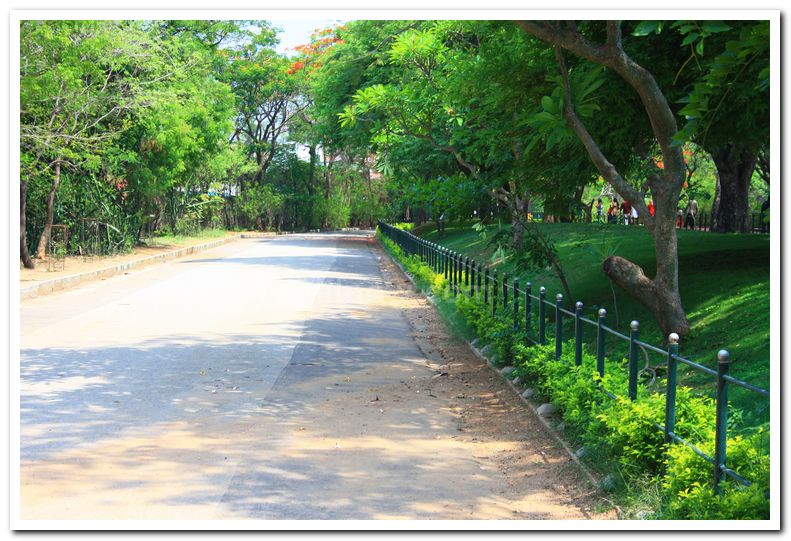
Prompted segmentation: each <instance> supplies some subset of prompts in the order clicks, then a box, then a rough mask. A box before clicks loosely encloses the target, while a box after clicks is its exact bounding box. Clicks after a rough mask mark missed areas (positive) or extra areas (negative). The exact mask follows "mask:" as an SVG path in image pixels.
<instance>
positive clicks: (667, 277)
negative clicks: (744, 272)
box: [602, 192, 689, 336]
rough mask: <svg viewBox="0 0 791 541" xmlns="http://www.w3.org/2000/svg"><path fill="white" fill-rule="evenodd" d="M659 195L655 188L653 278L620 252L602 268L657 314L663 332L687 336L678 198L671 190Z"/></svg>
mask: <svg viewBox="0 0 791 541" xmlns="http://www.w3.org/2000/svg"><path fill="white" fill-rule="evenodd" d="M657 195H658V194H657V193H656V192H655V193H654V196H655V197H654V203H655V214H656V216H657V217H658V218H659V219H656V220H653V223H651V225H649V226H648V229H649V232H650V233H651V237H652V240H653V243H654V254H655V256H656V275H654V278H653V279H651V278H648V277H647V276H646V275H645V273H644V272H643V269H642V268H641V267H640V266H638V265H636V264H634V263H632V262H631V261H628V260H626V259H624V258H622V257H620V256H611V257H608V258H607V259H606V260H605V261H604V263H603V265H602V268H603V270H604V273H605V274H606V275H607V276H608V277H609V278H610V279H611V280H612V281H613V282H615V283H616V284H617V285H618V286H619V287H621V288H622V289H623V290H624V291H626V292H627V293H628V294H629V295H630V296H632V297H633V298H635V299H637V301H639V302H640V304H642V305H643V306H645V307H646V308H647V309H648V310H649V311H650V312H651V313H652V314H654V316H655V317H656V319H657V322H658V323H659V327H660V328H661V329H662V333H663V335H664V336H668V335H669V334H670V333H673V332H674V333H678V334H679V335H681V336H684V335H686V334H687V333H688V332H689V321H688V320H687V318H686V314H685V312H684V307H683V305H682V304H681V294H680V293H679V287H678V244H677V239H676V227H675V222H674V219H673V216H674V215H675V209H676V205H677V201H676V202H673V197H672V195H670V194H663V195H662V196H660V197H657ZM668 195H670V197H668Z"/></svg>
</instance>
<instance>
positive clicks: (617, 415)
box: [380, 235, 769, 519]
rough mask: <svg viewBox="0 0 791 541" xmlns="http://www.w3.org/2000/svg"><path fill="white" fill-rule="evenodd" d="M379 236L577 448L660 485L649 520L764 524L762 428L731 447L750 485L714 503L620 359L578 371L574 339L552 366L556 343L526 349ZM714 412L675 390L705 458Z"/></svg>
mask: <svg viewBox="0 0 791 541" xmlns="http://www.w3.org/2000/svg"><path fill="white" fill-rule="evenodd" d="M380 238H381V240H382V243H383V244H384V245H385V247H386V248H387V249H388V250H389V251H390V253H391V254H393V256H394V257H395V258H396V259H398V260H399V261H401V262H402V264H403V265H404V266H405V268H406V269H407V271H408V272H410V274H412V275H413V276H414V277H415V279H416V282H418V284H419V285H421V287H423V288H424V289H425V290H428V291H431V292H432V293H433V294H434V295H437V296H440V297H441V298H443V299H447V300H449V301H452V302H453V305H454V306H455V308H456V309H457V310H458V313H459V314H460V315H461V316H462V317H463V319H464V320H465V322H466V324H467V325H468V326H469V328H470V329H472V330H473V331H474V333H475V334H476V335H477V337H478V338H479V340H481V341H482V342H483V343H485V344H488V345H490V346H491V347H492V349H493V350H494V352H495V353H496V354H497V356H498V357H499V359H500V364H513V365H514V367H515V369H514V373H513V374H514V376H519V377H520V378H522V380H523V381H525V382H529V383H530V384H531V385H532V386H534V388H535V389H536V390H537V392H538V393H539V394H540V395H542V396H543V397H545V398H547V399H548V400H549V401H551V402H552V403H553V404H554V405H555V407H557V408H558V410H559V411H560V413H561V415H562V417H563V420H564V422H565V423H567V424H568V425H569V426H571V427H573V428H574V431H575V433H576V434H577V435H578V437H579V438H580V439H581V440H582V442H583V444H584V445H586V446H589V447H591V448H593V449H595V450H597V453H596V454H597V455H598V456H607V457H609V458H610V459H611V460H612V461H613V462H614V463H615V464H617V466H618V470H619V472H620V474H621V476H622V477H623V479H624V480H625V481H626V482H627V483H629V482H630V480H635V481H638V480H639V481H640V482H641V483H644V481H645V479H653V480H654V481H653V482H654V486H658V488H657V489H655V488H651V491H652V492H653V493H656V492H660V493H661V495H662V499H663V501H664V505H663V507H662V508H661V509H657V510H655V514H654V515H653V516H654V517H655V518H667V519H671V518H680V519H766V518H768V516H769V478H768V477H769V454H768V427H762V428H760V429H759V430H758V431H757V432H756V433H755V434H752V435H750V436H748V437H745V436H735V437H732V438H730V439H729V440H728V446H727V449H728V459H727V463H728V465H729V467H730V468H732V469H733V470H734V471H737V472H738V473H739V474H740V475H742V476H744V477H745V478H747V479H750V480H752V481H753V484H752V486H749V487H744V486H741V485H740V484H738V483H736V482H734V481H731V480H724V481H723V482H722V486H723V491H724V495H722V496H716V495H715V494H714V491H713V487H712V477H713V473H712V472H713V466H711V465H710V464H709V463H708V462H707V461H705V460H703V459H701V458H700V457H699V456H697V455H696V454H695V453H694V452H693V451H692V450H691V449H689V448H688V447H687V446H685V445H682V444H676V443H672V444H670V445H668V444H666V443H665V437H664V433H663V432H662V431H661V430H659V429H658V427H657V425H660V426H662V425H664V421H665V419H664V416H665V402H666V398H665V395H664V394H662V393H658V392H653V391H649V390H648V389H646V388H645V387H642V386H638V394H637V399H636V400H630V399H629V398H628V396H627V387H628V370H627V368H626V366H625V364H624V362H623V361H622V360H619V361H613V360H611V359H605V364H604V374H605V375H604V376H603V377H602V376H600V375H599V373H598V371H597V370H596V358H595V357H594V356H593V355H590V354H588V353H587V352H584V353H583V359H582V364H581V366H575V363H574V353H573V351H574V348H573V342H572V341H569V342H566V343H565V344H563V353H562V354H561V356H560V359H556V358H555V344H554V343H551V344H545V345H532V344H529V343H528V342H527V340H526V336H525V334H524V331H522V330H514V328H513V320H512V317H513V316H512V315H511V314H510V313H509V312H508V311H507V310H502V309H499V310H498V314H497V315H496V316H493V315H492V307H491V305H487V304H484V302H483V300H482V299H481V298H480V296H474V297H469V296H467V295H464V294H459V295H457V296H456V297H453V295H452V293H451V292H450V289H449V287H448V282H447V280H445V279H444V277H443V276H442V275H439V274H436V273H434V271H433V270H432V269H431V268H430V267H429V266H427V265H425V264H424V263H422V262H421V261H420V259H419V258H417V257H414V256H406V254H405V253H404V252H403V250H401V248H400V247H399V246H398V245H396V244H395V243H394V242H392V241H391V240H390V239H388V238H387V237H385V236H382V235H380ZM607 393H609V394H611V395H613V396H614V397H615V398H612V397H610V396H608V395H607ZM715 411H716V408H715V403H714V401H713V400H711V399H709V398H706V397H700V396H696V395H694V394H693V391H692V389H690V388H688V387H683V386H679V387H678V388H677V391H676V426H675V430H674V432H675V434H676V435H678V436H679V437H680V438H682V439H684V440H685V441H688V442H690V443H691V444H693V445H695V446H696V447H698V448H700V449H702V450H703V451H704V452H706V453H707V454H709V455H710V456H712V455H713V447H714V445H713V442H714V419H715ZM663 469H664V472H663ZM662 473H664V476H662V477H660V475H661V474H662ZM659 479H661V481H657V480H659Z"/></svg>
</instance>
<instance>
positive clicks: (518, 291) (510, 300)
mask: <svg viewBox="0 0 791 541" xmlns="http://www.w3.org/2000/svg"><path fill="white" fill-rule="evenodd" d="M379 230H380V231H381V232H382V233H383V234H384V235H386V236H387V237H388V238H389V239H391V240H392V241H393V242H395V243H396V244H397V245H398V246H400V247H401V249H402V250H404V252H405V253H406V254H407V255H413V256H416V257H418V258H419V259H420V260H421V261H422V262H423V263H425V264H427V265H428V266H429V267H430V268H431V269H432V270H433V271H434V272H435V273H437V274H441V275H443V276H444V278H445V279H446V280H447V281H448V286H449V288H450V290H451V292H452V294H453V296H454V297H455V296H457V295H460V294H463V295H468V296H470V297H473V296H478V297H479V298H480V297H481V296H482V297H483V302H484V304H486V305H487V306H488V305H489V304H490V303H491V310H492V315H497V313H498V310H499V311H500V312H501V313H502V314H503V315H506V314H508V312H510V313H511V314H512V315H513V325H514V330H519V328H520V326H521V325H522V319H524V330H525V334H526V336H527V339H528V340H529V341H530V342H532V343H533V344H536V345H544V344H546V343H547V336H546V334H547V319H548V313H547V307H549V308H550V309H551V310H552V311H554V321H555V333H554V334H555V336H554V341H555V358H556V359H560V357H561V355H562V354H563V343H564V340H563V320H564V318H565V317H566V316H568V317H570V318H573V322H574V363H575V365H576V366H580V365H581V364H582V349H583V348H582V346H583V336H584V334H585V333H584V329H585V327H584V326H585V325H587V326H588V327H592V328H594V329H595V330H596V339H595V357H596V370H597V371H598V373H599V375H600V376H604V373H605V362H604V360H605V351H606V342H607V337H608V335H609V336H615V337H616V338H618V339H620V340H623V341H626V342H628V344H629V353H628V398H629V399H630V400H636V399H637V387H638V379H639V373H640V366H639V355H640V351H641V350H642V351H644V352H648V351H650V352H652V353H655V354H658V355H662V356H664V358H665V359H666V361H667V377H666V380H667V381H666V390H665V416H664V417H665V418H664V424H659V423H654V427H655V428H656V429H657V430H659V431H661V432H662V433H663V434H664V437H665V442H666V443H667V444H671V443H681V444H683V445H685V446H687V447H689V448H690V449H691V450H692V451H693V452H694V453H695V454H697V455H698V456H699V457H701V458H702V459H703V460H706V461H707V462H709V464H711V465H712V468H713V483H714V491H715V492H716V493H720V492H721V487H720V481H721V480H722V478H723V476H728V477H730V478H731V479H734V480H735V481H736V482H738V483H740V484H742V485H745V486H750V484H751V483H750V481H748V480H747V479H745V478H743V477H742V476H740V475H739V474H738V473H736V472H735V471H733V470H731V469H730V468H728V467H727V466H726V462H727V460H726V459H727V445H726V444H727V431H728V391H729V387H730V386H731V385H735V386H737V387H740V388H743V389H746V390H747V391H749V392H751V393H755V394H757V395H760V396H763V397H766V398H768V397H769V391H767V390H765V389H762V388H760V387H757V386H755V385H752V384H750V383H747V382H745V381H741V380H739V379H736V378H734V377H732V376H730V375H729V374H728V371H729V367H730V362H731V359H730V353H729V352H728V351H726V350H724V349H723V350H720V351H719V352H718V354H717V361H718V362H717V369H716V370H715V369H711V368H708V367H706V366H703V365H701V364H698V363H696V362H694V361H692V360H690V359H687V358H685V357H682V356H680V355H679V344H678V340H679V337H678V335H677V334H675V333H671V334H670V336H669V337H668V342H669V345H668V347H667V349H663V348H660V347H657V346H654V345H652V344H649V343H646V342H643V341H641V340H640V324H639V322H637V321H632V322H631V325H630V332H629V335H628V336H627V335H625V334H622V333H620V332H618V331H616V330H615V329H612V328H611V327H608V326H607V311H606V310H605V309H604V308H602V309H600V310H599V311H598V318H597V320H596V321H593V320H591V319H588V318H586V317H583V315H582V314H583V308H584V306H583V303H582V302H577V303H576V304H575V309H574V311H571V310H567V309H565V308H563V295H562V294H560V293H558V294H557V295H556V296H555V299H554V302H552V301H551V300H548V299H547V298H546V288H544V287H540V288H539V289H538V295H534V294H533V284H532V283H531V282H526V283H525V287H524V289H522V288H520V282H519V280H518V278H514V280H513V283H511V284H509V283H508V276H507V274H506V273H502V276H499V275H498V271H497V270H496V269H493V270H490V269H489V268H488V266H486V265H482V264H481V263H479V262H476V261H475V260H474V259H470V258H469V257H468V256H464V255H462V254H460V253H458V252H455V251H453V250H450V249H448V248H446V247H443V246H440V245H438V244H436V243H433V242H430V241H427V240H425V239H422V238H420V237H417V236H415V235H413V234H412V233H409V232H407V231H404V230H402V229H398V228H395V227H393V226H391V225H389V224H387V223H384V222H379ZM476 285H477V287H476ZM520 299H523V301H524V306H523V308H522V310H524V318H523V317H522V315H521V314H522V313H521V312H520ZM534 301H537V302H538V305H537V306H536V308H537V312H538V314H537V316H538V317H537V322H536V327H537V329H536V331H534V326H533V322H532V320H533V311H534ZM646 355H647V353H646ZM679 364H683V365H686V366H689V367H690V368H692V369H694V370H696V371H699V372H702V373H705V374H708V375H710V376H712V377H713V378H714V379H715V381H716V385H717V387H716V395H715V401H716V418H715V440H714V456H710V455H708V454H706V453H705V452H703V451H701V450H700V449H698V448H697V447H696V446H695V445H693V444H692V443H689V442H687V441H685V440H684V439H683V438H681V437H679V436H678V435H676V433H675V429H676V391H677V388H678V366H679ZM606 394H607V395H608V396H610V398H616V397H615V395H613V394H611V393H609V392H606Z"/></svg>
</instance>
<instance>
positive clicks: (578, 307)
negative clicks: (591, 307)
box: [574, 301, 583, 310]
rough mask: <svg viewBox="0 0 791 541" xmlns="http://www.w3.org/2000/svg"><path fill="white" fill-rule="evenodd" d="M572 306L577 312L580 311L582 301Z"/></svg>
mask: <svg viewBox="0 0 791 541" xmlns="http://www.w3.org/2000/svg"><path fill="white" fill-rule="evenodd" d="M574 306H575V307H576V308H577V310H582V306H583V305H582V301H577V304H575V305H574Z"/></svg>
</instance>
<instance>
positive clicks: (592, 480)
mask: <svg viewBox="0 0 791 541" xmlns="http://www.w3.org/2000/svg"><path fill="white" fill-rule="evenodd" d="M376 240H377V243H378V244H379V246H380V247H381V248H382V251H383V252H384V253H385V255H386V256H387V257H388V258H389V259H390V261H392V262H393V263H395V265H396V266H397V267H398V268H399V269H401V272H402V273H403V275H404V276H406V277H407V279H408V280H409V282H410V283H411V284H412V287H414V288H415V291H417V292H418V293H420V294H421V295H423V292H422V291H421V290H420V288H419V287H418V285H417V284H416V283H415V280H414V278H412V275H411V274H409V273H408V272H407V271H406V269H404V267H403V266H402V265H401V263H400V262H399V261H396V260H395V258H393V256H391V255H390V253H389V252H388V251H387V249H386V248H385V246H384V245H383V244H382V243H381V242H379V239H378V238H377V239H376ZM424 297H426V300H428V302H430V303H431V304H433V305H434V306H435V307H436V306H437V304H436V302H435V301H434V298H433V297H429V296H426V295H424ZM464 343H465V344H467V347H469V348H470V350H471V351H472V352H473V353H474V354H475V356H476V357H478V358H479V359H481V360H482V361H483V362H484V363H486V366H488V367H489V369H490V370H491V371H493V372H494V373H495V374H497V375H498V376H499V377H500V378H501V379H503V380H505V382H506V383H507V384H508V386H509V387H510V388H511V389H512V390H513V391H514V393H516V396H518V397H519V399H520V400H521V401H522V402H523V403H524V404H526V405H527V406H528V408H529V409H530V411H531V412H533V415H534V416H535V417H536V419H538V420H539V421H541V424H543V425H544V427H545V428H546V429H547V433H549V435H551V436H552V437H553V438H554V440H555V441H556V442H557V443H559V444H560V445H561V447H563V449H564V450H565V451H566V453H568V455H569V458H571V460H573V461H574V463H575V464H577V466H579V468H580V470H582V472H583V473H585V476H586V477H587V478H588V481H589V482H590V483H591V484H592V485H593V487H594V488H596V489H598V487H599V481H597V480H596V477H595V476H594V475H593V474H592V473H591V471H590V470H589V469H588V467H587V466H585V464H583V463H582V462H580V459H579V458H577V455H576V454H574V451H572V449H571V447H569V444H568V443H567V442H566V441H565V440H564V439H563V438H561V437H560V436H559V435H558V433H557V431H556V430H554V429H553V428H552V426H551V425H550V424H549V421H547V420H546V419H545V418H544V417H542V416H541V415H539V414H538V410H537V408H536V406H535V405H534V404H533V403H532V402H530V401H529V400H528V399H527V398H525V397H524V396H522V392H521V390H520V389H519V388H517V387H516V385H514V384H513V383H511V381H510V380H509V379H508V378H507V377H505V376H503V375H502V374H501V373H500V371H499V370H498V369H497V367H496V366H494V365H493V364H492V362H491V361H490V360H489V359H488V358H486V356H484V355H483V354H482V353H481V352H480V351H479V350H478V348H476V347H475V346H473V345H472V344H471V343H470V342H468V341H467V340H464Z"/></svg>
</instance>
